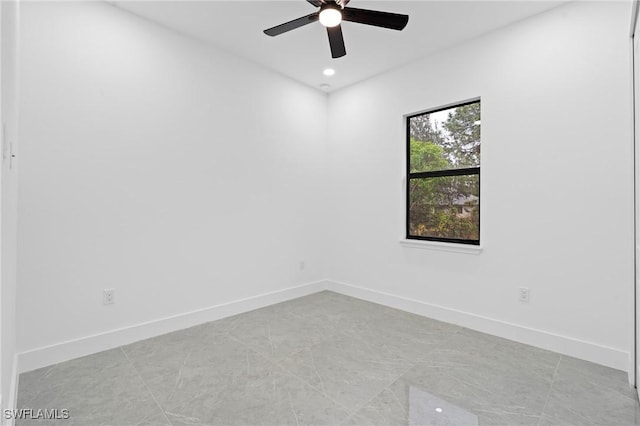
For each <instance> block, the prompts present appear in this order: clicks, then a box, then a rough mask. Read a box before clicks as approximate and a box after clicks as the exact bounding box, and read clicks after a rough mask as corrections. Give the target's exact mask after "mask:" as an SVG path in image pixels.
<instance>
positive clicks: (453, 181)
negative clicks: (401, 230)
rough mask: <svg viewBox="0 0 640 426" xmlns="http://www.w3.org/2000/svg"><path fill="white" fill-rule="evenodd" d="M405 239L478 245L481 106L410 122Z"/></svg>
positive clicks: (445, 111) (429, 114)
mask: <svg viewBox="0 0 640 426" xmlns="http://www.w3.org/2000/svg"><path fill="white" fill-rule="evenodd" d="M407 176H408V179H407V215H406V218H407V229H406V233H407V239H419V240H430V241H442V242H453V243H464V244H476V245H479V244H480V101H474V102H469V103H464V104H460V105H455V106H453V107H447V108H444V109H439V110H434V111H429V112H426V113H421V114H416V115H413V116H410V117H407Z"/></svg>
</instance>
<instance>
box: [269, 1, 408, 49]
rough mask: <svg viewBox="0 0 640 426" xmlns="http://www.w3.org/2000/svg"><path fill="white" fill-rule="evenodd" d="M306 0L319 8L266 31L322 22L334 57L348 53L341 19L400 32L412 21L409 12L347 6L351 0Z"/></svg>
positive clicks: (287, 29)
mask: <svg viewBox="0 0 640 426" xmlns="http://www.w3.org/2000/svg"><path fill="white" fill-rule="evenodd" d="M307 2H309V3H311V4H312V5H314V6H315V7H319V8H320V10H319V11H318V12H315V13H312V14H310V15H307V16H303V17H301V18H298V19H294V20H293V21H289V22H285V23H284V24H280V25H277V26H275V27H272V28H269V29H267V30H264V33H265V34H266V35H269V36H272V37H274V36H277V35H280V34H283V33H286V32H287V31H291V30H295V29H296V28H300V27H302V26H304V25H307V24H310V23H312V22H316V21H320V23H321V24H322V25H324V26H325V27H327V34H328V35H329V46H330V47H331V57H332V58H340V57H342V56H344V55H346V54H347V51H346V49H345V47H344V38H343V37H342V28H341V27H340V22H341V21H343V20H344V21H350V22H357V23H358V24H366V25H373V26H375V27H382V28H389V29H392V30H398V31H400V30H403V29H404V27H406V26H407V22H409V16H408V15H400V14H398V13H389V12H380V11H377V10H367V9H356V8H353V7H345V6H346V5H347V3H349V0H307Z"/></svg>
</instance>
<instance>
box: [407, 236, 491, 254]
mask: <svg viewBox="0 0 640 426" xmlns="http://www.w3.org/2000/svg"><path fill="white" fill-rule="evenodd" d="M400 244H401V245H403V246H404V247H411V248H419V249H426V250H437V251H448V252H452V253H463V254H476V255H477V254H480V253H482V246H474V245H470V244H456V243H441V242H439V241H425V240H407V239H401V240H400Z"/></svg>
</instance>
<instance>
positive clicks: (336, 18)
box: [320, 7, 342, 28]
mask: <svg viewBox="0 0 640 426" xmlns="http://www.w3.org/2000/svg"><path fill="white" fill-rule="evenodd" d="M340 22H342V13H340V11H339V10H338V9H337V8H334V7H325V8H323V9H322V10H321V11H320V23H321V24H322V25H324V26H325V27H327V28H331V27H335V26H336V25H339V24H340Z"/></svg>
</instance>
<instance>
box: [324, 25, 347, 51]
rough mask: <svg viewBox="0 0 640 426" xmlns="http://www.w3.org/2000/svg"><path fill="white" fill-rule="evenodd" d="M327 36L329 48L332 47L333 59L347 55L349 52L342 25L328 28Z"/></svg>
mask: <svg viewBox="0 0 640 426" xmlns="http://www.w3.org/2000/svg"><path fill="white" fill-rule="evenodd" d="M327 34H328V35H329V46H330V47H331V57H332V58H334V59H335V58H340V57H342V56H344V55H346V54H347V50H346V48H345V47H344V38H343V37H342V28H341V27H340V25H336V26H335V27H327Z"/></svg>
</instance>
